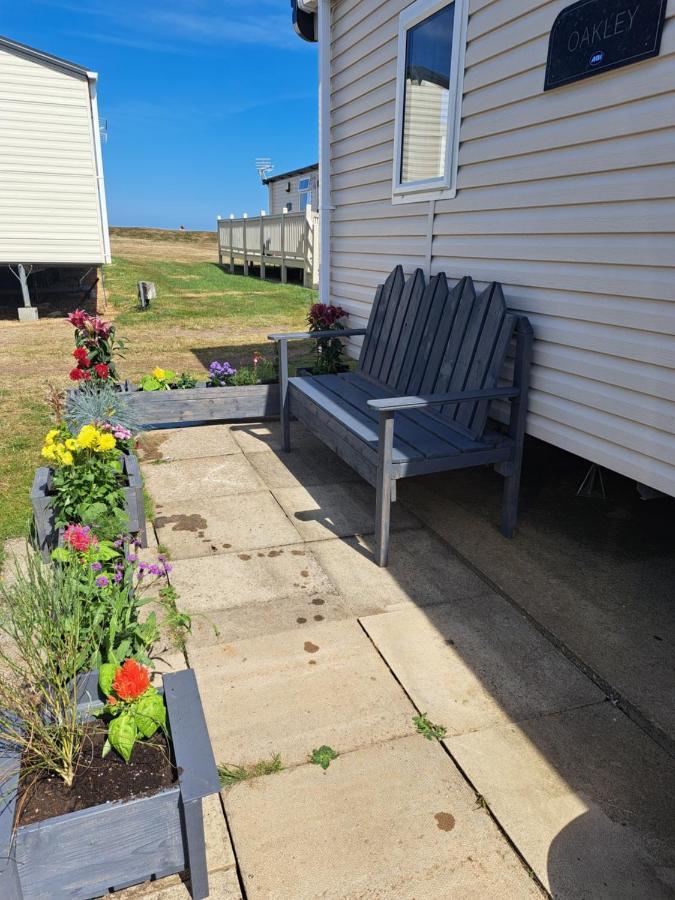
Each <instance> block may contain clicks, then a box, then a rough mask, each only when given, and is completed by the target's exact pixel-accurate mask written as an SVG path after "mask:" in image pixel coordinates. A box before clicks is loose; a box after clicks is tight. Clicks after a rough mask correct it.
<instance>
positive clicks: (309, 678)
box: [190, 621, 414, 765]
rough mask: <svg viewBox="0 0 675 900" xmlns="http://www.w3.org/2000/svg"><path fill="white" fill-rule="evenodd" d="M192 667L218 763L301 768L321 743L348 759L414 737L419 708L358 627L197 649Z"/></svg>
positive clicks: (325, 627) (328, 625) (348, 624)
mask: <svg viewBox="0 0 675 900" xmlns="http://www.w3.org/2000/svg"><path fill="white" fill-rule="evenodd" d="M190 664H191V666H192V667H193V668H194V670H195V673H196V675H197V680H198V682H199V690H200V694H201V698H202V702H203V704H204V712H205V715H206V721H207V725H208V728H209V734H210V736H211V743H212V746H213V750H214V753H215V756H216V760H217V761H218V762H226V763H235V764H237V765H242V764H245V763H254V762H257V761H258V760H260V759H263V758H269V757H270V756H272V755H273V754H275V753H280V754H281V758H282V760H283V763H284V765H294V764H298V763H303V762H305V761H306V759H307V755H308V754H309V753H311V751H312V749H313V748H314V747H320V746H321V745H322V744H330V746H332V747H334V748H335V749H336V750H338V751H342V752H344V751H347V750H352V749H354V748H356V747H361V746H364V745H367V744H372V743H375V742H377V741H383V740H388V739H389V738H392V737H399V736H401V735H404V734H410V733H411V731H413V730H414V729H413V725H412V716H413V714H414V708H413V707H412V705H411V704H410V702H409V701H408V699H407V698H406V697H405V695H404V694H403V692H402V691H401V689H400V687H399V686H398V685H397V684H396V682H395V680H394V679H393V678H392V676H391V673H390V672H389V670H388V669H387V667H386V666H385V664H384V663H383V662H382V660H381V658H380V656H379V654H378V653H377V651H376V650H375V649H374V647H373V646H372V644H371V643H370V641H369V640H368V638H367V637H366V635H365V634H364V633H363V631H362V629H361V628H360V627H359V625H358V623H357V622H355V621H343V622H322V623H320V624H318V625H317V624H314V623H312V624H311V625H310V624H309V623H308V624H307V625H306V626H304V627H303V628H299V629H296V630H293V631H287V632H283V633H281V634H276V635H265V636H262V637H256V638H251V639H249V640H244V641H238V642H236V643H232V644H220V645H216V646H213V647H207V648H203V649H198V650H195V651H194V652H191V653H190Z"/></svg>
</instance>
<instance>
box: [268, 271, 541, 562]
mask: <svg viewBox="0 0 675 900" xmlns="http://www.w3.org/2000/svg"><path fill="white" fill-rule="evenodd" d="M329 335H330V336H335V332H319V333H314V334H305V333H294V334H272V335H270V336H269V337H270V339H271V340H274V341H277V342H278V352H279V374H280V382H281V383H280V388H281V428H282V447H283V449H284V450H287V451H288V450H290V449H291V442H290V419H291V415H292V416H294V417H295V418H297V419H299V420H300V421H301V422H302V423H303V424H304V425H305V426H306V427H307V428H308V429H309V430H310V431H311V432H312V433H313V434H315V435H316V436H317V437H318V438H320V439H321V440H322V441H323V442H324V443H325V444H327V445H328V446H329V447H330V448H331V449H332V450H334V451H335V453H337V454H338V456H340V457H341V458H342V459H343V460H345V462H347V463H348V464H349V465H350V466H352V468H354V469H355V470H356V471H357V472H358V473H359V474H360V475H361V476H362V477H363V478H365V480H366V481H368V482H369V483H370V484H372V485H374V486H375V488H376V492H377V499H376V521H375V541H376V551H375V558H376V562H377V564H378V565H380V566H385V565H386V564H387V555H388V545H389V519H390V503H391V501H394V500H396V481H397V480H398V479H399V478H407V477H410V476H413V475H425V474H429V473H433V472H444V471H448V470H451V469H463V468H467V467H470V466H481V465H486V464H492V465H494V466H495V469H496V470H497V471H498V472H499V473H500V474H501V475H503V476H504V478H505V484H504V498H503V507H502V521H501V531H502V533H503V534H504V535H506V536H507V537H511V536H512V535H513V532H514V529H515V525H516V515H517V509H518V491H519V484H520V468H521V460H522V452H523V438H524V432H525V416H526V411H527V389H528V380H529V369H530V360H531V356H532V327H531V325H530V323H529V321H528V320H527V318H525V317H524V316H519V315H516V314H515V313H513V312H510V311H509V310H507V308H506V304H505V303H504V295H503V293H502V289H501V286H500V285H499V284H497V283H496V282H493V283H492V284H490V285H489V286H488V287H486V288H485V290H484V291H482V292H481V293H480V294H476V291H475V289H474V286H473V282H472V280H471V278H469V277H465V278H462V280H461V281H459V282H458V283H457V284H456V285H455V286H454V287H453V288H450V287H449V286H448V283H447V279H446V277H445V275H444V274H442V273H441V274H439V275H435V276H434V277H433V278H431V280H430V281H429V283H428V284H425V279H424V275H423V273H422V271H421V270H420V269H418V270H417V271H416V272H415V274H414V275H412V276H410V277H409V278H408V279H407V280H406V278H405V276H404V274H403V270H402V269H401V267H400V266H397V267H396V268H395V269H394V271H393V272H392V273H391V274H390V275H389V277H388V278H387V280H386V282H385V283H384V285H381V286H380V287H379V288H378V289H377V292H376V294H375V300H374V302H373V307H372V310H371V313H370V319H369V321H368V327H367V328H352V329H346V330H345V331H343V332H341V335H343V336H350V335H363V336H364V340H363V346H362V348H361V354H360V357H359V361H358V365H357V369H356V371H355V372H347V373H345V374H341V375H319V376H313V377H302V378H289V377H288V341H290V340H299V339H306V338H320V337H326V336H329ZM514 337H515V359H514V366H513V376H512V378H510V379H509V381H510V383H509V384H508V385H507V386H501V387H500V386H498V382H499V379H500V375H502V370H503V368H504V363H505V360H506V356H507V351H508V348H509V345H510V344H511V341H512V340H513V338H514ZM493 400H502V401H509V403H510V412H509V418H508V426H507V428H506V429H505V430H497V429H495V428H490V427H488V410H489V407H490V403H491V402H492V401H493Z"/></svg>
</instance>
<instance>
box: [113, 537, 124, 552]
mask: <svg viewBox="0 0 675 900" xmlns="http://www.w3.org/2000/svg"><path fill="white" fill-rule="evenodd" d="M122 546H124V541H123V540H122V538H117V540H116V541H113V547H115V549H117V550H119V549H120V548H121V547H122Z"/></svg>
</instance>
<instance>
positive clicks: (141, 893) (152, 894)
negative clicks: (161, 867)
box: [111, 869, 241, 900]
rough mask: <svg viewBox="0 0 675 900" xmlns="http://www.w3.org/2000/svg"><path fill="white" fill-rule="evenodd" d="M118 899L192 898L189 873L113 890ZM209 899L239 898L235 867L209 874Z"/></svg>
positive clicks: (175, 899)
mask: <svg viewBox="0 0 675 900" xmlns="http://www.w3.org/2000/svg"><path fill="white" fill-rule="evenodd" d="M111 896H112V897H116V898H119V900H136V898H141V897H142V898H143V900H193V898H192V888H191V886H190V878H189V874H185V875H171V876H170V877H169V878H162V879H160V880H159V881H152V882H147V883H146V884H139V885H138V886H137V887H132V888H127V890H125V891H119V892H115V893H114V894H111ZM209 900H241V889H240V887H239V879H238V877H237V870H236V869H222V870H221V871H219V872H212V873H210V874H209Z"/></svg>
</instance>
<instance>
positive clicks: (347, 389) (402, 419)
mask: <svg viewBox="0 0 675 900" xmlns="http://www.w3.org/2000/svg"><path fill="white" fill-rule="evenodd" d="M314 380H315V381H317V382H319V383H321V384H322V385H323V386H324V387H325V388H326V389H327V390H329V391H331V393H333V394H336V395H337V396H339V397H340V398H341V399H342V400H343V401H344V402H345V403H347V404H349V406H350V407H354V409H357V410H358V411H359V412H362V413H363V414H364V415H366V416H368V418H369V419H371V421H372V422H373V427H374V428H377V427H378V422H379V415H378V412H377V410H375V409H373V408H372V407H370V406H368V400H370V399H372V397H373V395H372V394H370V393H366V392H364V391H363V390H362V389H361V388H359V386H358V385H356V384H353V383H352V382H351V381H349V380H348V379H345V378H344V377H340V376H336V375H319V376H318V377H317V378H315V379H314ZM375 396H379V397H381V396H382V394H381V393H379V394H375ZM394 423H395V425H394V440H396V436H398V437H399V438H400V439H401V440H402V441H405V442H406V444H408V445H410V446H411V447H413V448H414V449H415V450H416V451H417V452H419V453H420V454H421V456H422V457H424V458H428V459H432V458H434V457H442V456H452V455H454V454H456V453H459V452H460V451H459V450H458V448H457V447H455V446H454V445H453V444H451V443H449V442H448V441H446V440H443V439H442V438H439V437H438V435H435V434H434V433H433V432H431V431H428V430H427V429H426V428H423V427H421V426H420V425H418V424H417V423H416V422H413V421H412V420H411V418H410V416H409V414H408V413H405V412H404V413H398V412H397V413H395V415H394Z"/></svg>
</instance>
